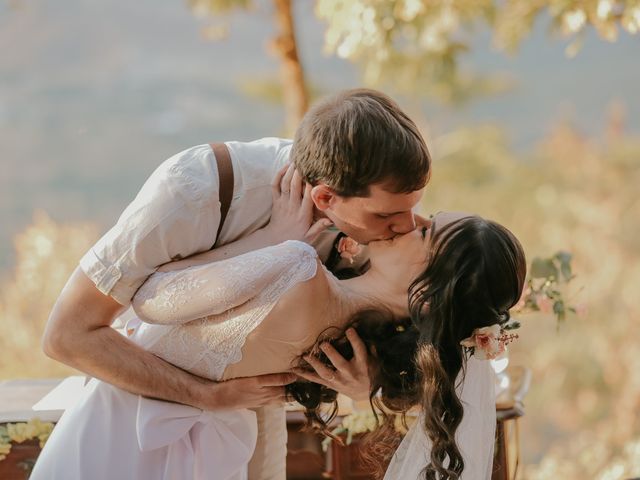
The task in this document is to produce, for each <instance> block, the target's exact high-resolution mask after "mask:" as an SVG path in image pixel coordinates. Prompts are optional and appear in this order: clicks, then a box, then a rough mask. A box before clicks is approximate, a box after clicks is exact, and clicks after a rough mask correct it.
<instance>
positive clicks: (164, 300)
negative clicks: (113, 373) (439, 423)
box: [30, 241, 495, 480]
mask: <svg viewBox="0 0 640 480" xmlns="http://www.w3.org/2000/svg"><path fill="white" fill-rule="evenodd" d="M317 266H318V260H317V254H316V252H315V250H314V249H313V248H312V247H310V246H309V245H307V244H305V243H302V242H297V241H288V242H284V243H282V244H280V245H276V246H273V247H268V248H264V249H260V250H256V251H254V252H250V253H247V254H244V255H240V256H238V257H235V258H232V259H229V260H224V261H220V262H216V263H211V264H206V265H201V266H197V267H191V268H188V269H185V270H179V271H173V272H156V273H154V274H153V275H152V276H151V277H150V278H149V279H148V280H147V282H145V284H143V286H142V287H141V288H140V290H138V292H137V293H136V296H135V297H134V299H133V306H134V309H135V311H136V313H137V314H138V316H139V317H140V318H141V319H142V320H144V322H142V321H140V319H135V320H134V321H133V322H130V323H129V324H128V325H127V331H129V332H132V333H131V334H130V338H131V339H132V340H133V341H134V342H136V343H137V344H138V345H140V346H142V347H143V348H145V349H147V350H149V351H151V352H153V353H154V354H156V355H158V356H159V357H161V358H163V359H165V360H167V361H168V362H170V363H172V364H174V365H176V366H178V367H180V368H183V369H185V370H188V371H190V372H192V373H194V374H197V375H200V376H202V377H207V378H210V379H212V380H224V379H227V378H230V377H233V376H235V375H237V370H234V368H235V367H237V366H238V365H239V364H240V363H247V361H248V363H252V364H253V367H252V371H256V365H258V364H259V365H260V368H262V369H263V370H264V372H263V373H269V372H277V371H283V370H286V369H287V368H289V366H290V361H291V360H292V359H293V358H294V357H295V356H296V355H297V354H299V353H300V352H301V351H302V350H301V349H302V348H305V347H308V346H309V345H310V344H311V343H312V342H313V341H314V340H315V338H316V336H317V335H316V333H317V332H315V331H313V330H312V329H309V328H307V329H305V328H302V330H301V331H299V332H297V333H296V326H295V319H289V320H290V321H289V322H288V323H285V326H286V330H279V329H278V326H275V327H274V328H271V325H268V322H266V323H265V327H269V328H268V329H267V332H268V334H267V335H265V334H264V332H263V333H262V335H261V336H260V338H259V340H258V341H256V340H255V339H254V340H251V335H252V332H255V331H256V330H260V329H259V327H260V325H261V323H262V321H263V320H264V319H265V318H266V317H267V316H268V314H269V312H270V311H271V310H272V309H273V308H274V306H275V305H276V304H277V302H278V300H279V299H280V298H281V297H282V296H283V295H284V294H285V293H286V292H287V291H288V290H290V289H291V288H292V287H294V286H295V285H297V284H299V283H301V282H305V281H307V280H309V279H311V278H313V277H314V276H315V275H316V272H317ZM317 328H318V331H321V330H322V329H323V328H324V326H317ZM292 332H293V333H292ZM296 335H297V336H296ZM292 339H293V340H292ZM295 339H297V340H295ZM252 342H253V343H252ZM245 346H247V347H250V348H247V349H246V350H243V347H245ZM243 357H245V358H244V360H243ZM241 360H243V361H242V362H241ZM459 388H460V390H459V391H460V392H461V395H462V399H463V403H464V406H465V415H464V419H463V421H462V425H461V426H460V428H459V429H458V435H457V438H458V444H459V446H460V448H461V449H462V452H463V455H464V459H465V464H466V465H467V468H466V469H465V472H464V474H463V477H462V480H476V479H488V478H490V469H491V461H492V452H493V437H494V430H495V399H494V395H493V388H494V381H493V377H492V376H491V373H490V366H489V363H488V362H486V361H478V360H475V359H473V358H471V359H470V361H469V362H468V364H467V375H466V378H465V380H464V382H463V383H461V385H460V387H459ZM256 438H257V425H256V418H255V414H254V413H253V412H252V411H250V410H234V411H219V412H215V411H202V410H200V409H197V408H194V407H190V406H186V405H180V404H175V403H169V402H164V401H159V400H154V399H150V398H146V397H141V396H139V395H133V394H131V393H128V392H126V391H124V390H122V389H119V388H117V387H114V386H112V385H110V384H108V383H105V382H102V381H99V380H96V379H93V380H91V381H90V382H89V383H88V384H87V386H86V387H85V390H84V392H83V394H82V397H81V398H80V400H79V401H78V402H77V404H76V405H75V406H74V407H73V408H71V409H69V410H67V411H66V412H65V413H64V415H63V416H62V418H61V419H60V421H59V422H58V424H57V426H56V428H55V429H54V431H53V433H52V435H51V437H50V438H49V440H48V441H47V444H46V446H45V448H44V449H43V451H42V453H41V455H40V457H39V458H38V461H37V463H36V465H35V468H34V470H33V472H32V475H31V477H30V478H31V480H115V479H117V480H134V479H135V480H191V479H193V480H204V479H207V480H246V479H247V464H248V462H249V459H250V458H251V456H252V453H253V450H254V448H255V444H256ZM428 451H429V441H428V439H427V438H426V436H425V435H424V432H423V430H422V428H420V422H416V425H415V426H414V427H412V428H411V430H410V431H409V433H408V434H407V436H406V437H405V439H404V441H403V442H402V444H401V445H400V447H399V449H398V451H397V452H396V454H395V455H394V457H393V459H392V462H391V465H390V466H389V469H388V471H387V474H386V476H385V479H386V480H396V479H398V480H399V479H402V480H405V479H406V480H417V479H418V478H419V474H420V471H421V470H422V469H423V468H424V466H425V465H426V464H427V461H428Z"/></svg>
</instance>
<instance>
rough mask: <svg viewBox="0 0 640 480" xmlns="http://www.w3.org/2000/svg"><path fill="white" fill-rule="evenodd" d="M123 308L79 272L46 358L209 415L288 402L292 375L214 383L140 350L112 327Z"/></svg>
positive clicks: (50, 332)
mask: <svg viewBox="0 0 640 480" xmlns="http://www.w3.org/2000/svg"><path fill="white" fill-rule="evenodd" d="M122 309H123V307H122V306H121V305H120V304H119V303H118V302H116V301H115V300H114V299H112V298H111V297H109V296H106V295H103V294H102V293H101V292H100V291H99V290H98V289H97V288H96V286H95V285H94V284H93V282H92V281H91V280H90V279H89V278H87V276H86V275H85V274H84V272H82V270H80V268H77V269H76V270H75V271H74V273H73V274H72V276H71V278H70V279H69V281H68V282H67V284H66V285H65V287H64V289H63V291H62V293H61V294H60V296H59V297H58V300H57V302H56V304H55V305H54V308H53V310H52V312H51V315H50V316H49V320H48V322H47V326H46V329H45V333H44V337H43V349H44V351H45V353H46V354H47V355H48V356H50V357H51V358H54V359H55V360H58V361H60V362H62V363H65V364H67V365H70V366H72V367H74V368H77V369H78V370H81V371H83V372H85V373H88V374H89V375H92V376H94V377H96V378H99V379H101V380H104V381H106V382H109V383H111V384H112V385H115V386H117V387H120V388H123V389H125V390H127V391H130V392H132V393H136V394H140V395H145V396H149V397H155V398H161V399H163V400H169V401H173V402H179V403H185V404H188V405H193V406H196V407H199V408H202V409H206V410H214V409H218V410H219V409H225V408H244V407H258V406H261V405H266V404H270V403H274V402H280V401H282V400H283V398H284V389H283V387H282V385H285V384H287V383H290V382H291V381H293V380H294V379H295V376H294V375H291V374H273V375H264V376H261V377H252V378H246V379H239V380H231V381H228V382H221V383H215V382H212V381H209V380H206V379H203V378H200V377H198V376H195V375H192V374H190V373H188V372H186V371H184V370H181V369H179V368H177V367H175V366H173V365H171V364H169V363H168V362H165V361H164V360H162V359H161V358H159V357H157V356H155V355H153V354H152V353H149V352H147V351H146V350H144V349H142V348H140V347H139V346H137V345H136V344H134V343H133V342H131V341H130V340H128V339H127V338H125V337H124V336H122V335H120V334H119V333H118V332H116V331H115V330H113V329H112V328H111V327H110V325H111V323H112V322H113V319H114V318H115V317H116V315H118V314H119V313H120V312H121V311H122Z"/></svg>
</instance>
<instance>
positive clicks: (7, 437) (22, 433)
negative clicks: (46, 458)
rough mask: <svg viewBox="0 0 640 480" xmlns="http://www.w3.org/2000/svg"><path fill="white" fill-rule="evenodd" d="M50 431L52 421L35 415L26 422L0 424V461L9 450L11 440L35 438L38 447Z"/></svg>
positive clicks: (23, 440)
mask: <svg viewBox="0 0 640 480" xmlns="http://www.w3.org/2000/svg"><path fill="white" fill-rule="evenodd" d="M52 431H53V423H51V422H43V421H42V420H40V419H39V418H37V417H36V418H32V419H31V420H29V421H28V422H20V423H8V424H7V425H6V426H4V425H3V426H0V461H2V460H4V459H5V458H6V457H7V455H9V453H10V452H11V444H12V442H15V443H22V442H25V441H27V440H33V439H36V438H37V439H38V440H39V441H40V448H42V447H44V444H45V443H46V442H47V439H48V438H49V435H51V432H52Z"/></svg>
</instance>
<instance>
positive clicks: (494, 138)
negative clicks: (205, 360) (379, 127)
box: [0, 0, 640, 479]
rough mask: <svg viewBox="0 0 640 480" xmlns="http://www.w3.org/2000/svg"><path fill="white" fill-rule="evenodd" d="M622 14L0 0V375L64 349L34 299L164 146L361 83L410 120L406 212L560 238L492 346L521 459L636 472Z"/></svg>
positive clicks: (534, 243) (462, 3) (631, 79)
mask: <svg viewBox="0 0 640 480" xmlns="http://www.w3.org/2000/svg"><path fill="white" fill-rule="evenodd" d="M639 30H640V2H638V1H614V0H536V1H529V0H527V1H524V0H510V1H508V2H502V1H497V0H491V1H490V0H477V1H471V0H442V1H437V0H432V1H427V0H377V1H371V0H352V1H349V0H343V1H340V0H315V1H312V0H297V1H296V0H254V1H251V0H191V1H187V2H185V1H183V0H174V1H169V0H162V1H158V0H155V1H152V0H139V1H137V2H127V1H124V0H112V1H111V2H106V3H105V2H99V1H96V0H62V1H57V2H54V1H52V0H40V1H34V0H11V1H6V0H0V45H2V51H1V53H0V162H1V163H0V165H1V166H2V174H1V175H0V224H1V225H2V228H1V229H0V380H2V379H14V378H48V377H63V376H66V375H69V374H72V373H74V372H73V371H72V370H70V369H68V368H66V367H64V366H62V365H59V364H57V363H55V362H53V361H51V360H48V359H47V358H45V356H44V355H43V354H42V353H41V350H40V337H41V334H42V331H43V326H44V323H45V322H46V319H47V316H48V313H49V310H50V309H51V306H52V305H53V302H54V301H55V298H56V297H57V295H58V293H59V292H60V290H61V288H62V286H63V285H64V282H65V281H66V279H67V278H68V276H69V274H70V272H71V271H72V270H73V268H74V267H75V265H76V264H77V262H78V260H79V258H80V256H81V255H82V254H83V253H84V252H85V251H86V250H87V249H88V248H89V247H90V246H91V245H92V243H93V242H95V240H97V238H98V237H99V236H100V235H101V234H102V233H103V232H104V231H106V229H108V228H109V227H110V226H111V225H113V224H114V223H115V221H116V220H117V217H118V215H119V213H120V212H121V211H122V210H123V209H124V207H125V206H126V205H127V204H128V203H129V202H130V201H131V200H132V199H133V197H134V196H135V194H136V192H137V191H138V189H139V188H140V186H141V185H142V183H143V182H144V180H145V179H146V177H147V176H148V175H149V174H150V173H151V172H152V171H153V170H154V168H155V167H156V166H157V165H158V164H159V163H160V162H161V161H163V160H164V159H165V158H168V157H169V156H171V155H173V154H174V153H177V152H178V151H180V150H183V149H185V148H188V147H190V146H192V145H195V144H200V143H207V142H210V141H217V140H245V141H249V140H253V139H256V138H260V137H264V136H290V135H292V132H293V131H294V129H295V126H296V124H297V122H298V120H299V118H300V116H301V115H302V114H303V113H304V111H305V110H306V108H307V107H308V105H309V103H311V102H313V100H314V99H315V98H317V97H319V96H322V95H324V94H327V93H331V92H334V91H336V90H339V89H343V88H349V87H355V86H363V85H366V86H372V87H375V88H379V89H382V90H384V91H385V92H387V93H389V94H390V95H392V96H393V97H394V98H396V99H397V100H398V101H399V103H400V104H401V105H402V106H403V107H404V108H405V110H406V111H407V112H408V113H409V114H410V115H411V116H412V118H414V120H415V121H416V122H417V123H418V125H419V126H420V128H421V129H422V131H423V133H424V135H425V138H426V139H427V143H428V145H429V147H430V149H431V151H432V154H433V158H434V170H433V177H432V180H431V183H430V185H429V187H428V189H427V193H426V196H425V199H424V205H423V211H424V212H425V213H432V212H437V211H438V210H452V209H458V210H466V211H472V212H477V213H479V214H481V215H484V216H487V217H489V218H492V219H495V220H497V221H499V222H501V223H504V224H505V225H507V226H508V227H510V228H511V229H512V230H513V231H514V232H515V233H516V234H517V235H518V237H519V238H520V239H521V240H522V242H523V244H524V246H525V249H526V251H527V253H528V255H529V257H530V258H533V257H535V256H543V257H548V256H550V255H553V254H554V253H555V252H556V251H558V250H565V251H568V252H571V253H572V254H573V260H572V266H573V272H574V274H575V275H576V277H575V278H574V279H573V280H572V281H571V283H570V285H569V286H566V290H565V291H563V295H564V296H565V298H566V299H567V300H568V301H569V302H570V303H571V304H573V305H575V306H578V310H579V313H580V315H574V314H569V315H568V316H567V318H566V319H565V321H563V322H561V323H558V321H557V320H556V317H555V316H554V315H552V314H550V313H545V312H538V313H535V314H531V315H526V316H522V317H521V318H520V320H521V322H522V324H523V326H522V328H521V331H520V335H521V338H520V340H519V341H518V342H517V343H516V344H515V345H513V347H512V349H511V359H512V360H511V361H512V363H515V364H520V365H525V366H527V367H528V368H530V369H531V370H532V373H533V382H532V387H531V390H530V392H529V395H528V396H527V398H526V416H525V417H524V419H523V420H522V422H521V432H520V434H521V440H520V443H521V448H522V465H521V468H520V475H519V477H520V478H522V479H551V478H553V479H557V478H563V479H585V478H597V479H618V478H629V477H632V476H640V415H638V412H640V360H638V356H637V351H638V348H637V345H638V339H639V338H640V337H639V332H640V328H639V326H640V325H639V324H640V306H639V304H638V301H637V299H638V296H639V293H640V291H639V288H640V195H639V194H638V192H639V190H640V115H639V111H640V95H639V94H638V89H639V86H640V64H639V63H638V58H640V56H639V48H638V47H639V46H640V43H639V39H640V37H639V36H638V35H636V34H637V33H638V31H639Z"/></svg>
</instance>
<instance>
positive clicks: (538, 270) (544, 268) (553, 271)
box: [531, 257, 558, 278]
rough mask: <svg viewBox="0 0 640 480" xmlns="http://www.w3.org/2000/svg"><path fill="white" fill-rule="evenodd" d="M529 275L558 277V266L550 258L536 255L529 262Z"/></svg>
mask: <svg viewBox="0 0 640 480" xmlns="http://www.w3.org/2000/svg"><path fill="white" fill-rule="evenodd" d="M531 276H532V277H535V278H549V277H555V278H558V268H557V267H556V266H555V264H554V263H553V261H552V260H550V259H544V258H539V257H536V258H534V259H533V261H532V262H531Z"/></svg>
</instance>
